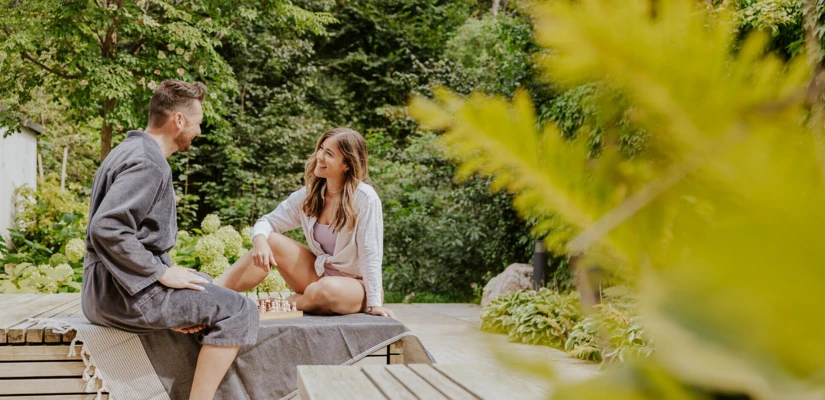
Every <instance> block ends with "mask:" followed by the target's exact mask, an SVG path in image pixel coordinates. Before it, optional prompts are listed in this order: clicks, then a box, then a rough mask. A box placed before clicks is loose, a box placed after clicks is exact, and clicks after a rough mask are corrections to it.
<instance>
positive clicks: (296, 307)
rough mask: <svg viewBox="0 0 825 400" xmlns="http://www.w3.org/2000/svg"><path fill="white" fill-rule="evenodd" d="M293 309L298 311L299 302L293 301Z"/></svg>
mask: <svg viewBox="0 0 825 400" xmlns="http://www.w3.org/2000/svg"><path fill="white" fill-rule="evenodd" d="M292 311H298V303H296V302H294V301H293V302H292Z"/></svg>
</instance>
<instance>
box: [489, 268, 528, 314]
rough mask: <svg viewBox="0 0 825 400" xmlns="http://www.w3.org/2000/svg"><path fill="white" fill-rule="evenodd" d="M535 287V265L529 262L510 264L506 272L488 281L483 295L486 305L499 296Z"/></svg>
mask: <svg viewBox="0 0 825 400" xmlns="http://www.w3.org/2000/svg"><path fill="white" fill-rule="evenodd" d="M532 288H533V266H532V265H528V264H510V266H509V267H507V269H505V270H504V272H502V273H500V274H498V276H496V277H495V278H493V279H490V281H489V282H487V285H486V286H484V292H483V293H482V295H481V306H482V307H484V306H486V305H487V304H489V303H490V302H491V301H493V300H495V299H497V298H498V297H499V296H504V295H507V294H510V293H513V292H518V291H519V290H522V289H532Z"/></svg>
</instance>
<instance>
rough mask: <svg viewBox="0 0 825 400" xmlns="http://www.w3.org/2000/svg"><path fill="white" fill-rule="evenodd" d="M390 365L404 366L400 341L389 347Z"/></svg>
mask: <svg viewBox="0 0 825 400" xmlns="http://www.w3.org/2000/svg"><path fill="white" fill-rule="evenodd" d="M390 364H404V342H403V341H402V340H399V341H397V342H395V343H393V344H391V345H390Z"/></svg>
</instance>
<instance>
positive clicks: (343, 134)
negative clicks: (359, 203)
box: [303, 128, 369, 232]
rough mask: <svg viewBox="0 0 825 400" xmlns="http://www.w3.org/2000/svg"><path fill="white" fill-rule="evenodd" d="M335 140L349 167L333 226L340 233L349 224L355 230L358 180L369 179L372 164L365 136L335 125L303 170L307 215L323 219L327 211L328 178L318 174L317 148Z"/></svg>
mask: <svg viewBox="0 0 825 400" xmlns="http://www.w3.org/2000/svg"><path fill="white" fill-rule="evenodd" d="M328 139H330V140H335V143H337V144H338V149H340V150H341V154H343V156H344V165H346V166H347V167H349V169H348V170H347V171H346V172H344V189H343V191H342V192H341V201H340V203H339V205H338V209H337V210H335V212H334V217H333V220H332V227H333V230H334V231H335V232H340V231H341V230H343V229H344V227H346V228H347V229H348V230H350V231H351V230H353V229H355V222H356V219H357V217H358V211H357V210H356V209H355V190H356V188H358V183H359V182H361V181H366V180H367V177H368V176H369V166H368V164H367V144H366V142H365V141H364V137H363V136H362V135H361V134H360V133H358V132H356V131H354V130H352V129H349V128H334V129H332V130H329V131H327V132H326V133H324V134H323V135H322V136H321V138H320V139H318V143H316V144H315V152H314V153H312V155H311V156H310V157H309V159H308V160H307V163H306V170H305V172H304V181H305V182H306V187H307V196H306V199H305V200H304V206H303V210H304V213H305V214H306V215H309V216H312V217H315V218H320V217H321V212H322V211H323V210H324V194H325V193H326V191H327V180H326V179H325V178H319V177H317V176H315V165H316V164H317V160H316V159H315V157H316V156H317V154H318V149H320V148H321V145H322V144H323V143H324V142H325V141H326V140H328Z"/></svg>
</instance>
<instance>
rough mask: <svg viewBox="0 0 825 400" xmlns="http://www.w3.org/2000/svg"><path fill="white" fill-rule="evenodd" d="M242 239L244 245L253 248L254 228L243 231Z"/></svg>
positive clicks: (247, 227)
mask: <svg viewBox="0 0 825 400" xmlns="http://www.w3.org/2000/svg"><path fill="white" fill-rule="evenodd" d="M241 238H243V245H244V246H246V247H252V227H251V226H246V227H244V228H243V229H241Z"/></svg>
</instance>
